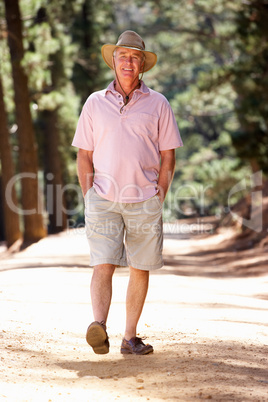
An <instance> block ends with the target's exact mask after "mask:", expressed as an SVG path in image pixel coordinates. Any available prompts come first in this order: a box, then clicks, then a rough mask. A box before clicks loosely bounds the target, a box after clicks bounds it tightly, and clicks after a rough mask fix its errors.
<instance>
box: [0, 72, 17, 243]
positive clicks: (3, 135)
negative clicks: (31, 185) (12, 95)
mask: <svg viewBox="0 0 268 402" xmlns="http://www.w3.org/2000/svg"><path fill="white" fill-rule="evenodd" d="M0 116H1V119H0V158H1V165H2V180H1V187H2V199H3V210H4V233H5V240H6V242H7V246H8V247H10V246H11V245H12V244H13V243H15V241H16V240H18V239H20V238H21V237H22V236H21V231H20V224H19V214H18V200H17V194H16V191H15V187H14V186H12V187H10V191H9V190H8V184H9V183H10V180H11V179H12V178H13V177H14V171H15V169H14V166H13V161H12V152H11V146H10V143H9V132H8V128H7V117H6V110H5V104H4V93H3V86H2V79H1V77H0ZM6 190H7V191H6Z"/></svg>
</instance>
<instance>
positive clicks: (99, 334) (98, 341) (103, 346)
mask: <svg viewBox="0 0 268 402" xmlns="http://www.w3.org/2000/svg"><path fill="white" fill-rule="evenodd" d="M86 340H87V343H88V344H89V345H90V346H91V347H92V349H93V350H94V352H95V353H96V354H98V355H104V354H106V353H108V352H109V347H110V344H109V338H108V335H107V332H106V325H105V323H104V322H98V321H94V322H92V323H91V324H90V326H89V327H88V329H87V334H86Z"/></svg>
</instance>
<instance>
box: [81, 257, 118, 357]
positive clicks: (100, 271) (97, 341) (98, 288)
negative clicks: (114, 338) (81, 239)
mask: <svg viewBox="0 0 268 402" xmlns="http://www.w3.org/2000/svg"><path fill="white" fill-rule="evenodd" d="M114 270H115V266H114V265H111V264H102V265H96V266H95V267H94V271H93V275H92V279H91V285H90V289H91V301H92V309H93V316H94V320H95V321H94V322H92V323H91V324H90V326H89V327H88V329H87V334H86V340H87V343H88V344H89V345H90V346H91V347H92V348H93V350H94V352H95V353H97V354H106V353H108V352H109V347H110V344H109V338H108V334H107V332H106V320H107V317H108V313H109V309H110V305H111V299H112V278H113V273H114Z"/></svg>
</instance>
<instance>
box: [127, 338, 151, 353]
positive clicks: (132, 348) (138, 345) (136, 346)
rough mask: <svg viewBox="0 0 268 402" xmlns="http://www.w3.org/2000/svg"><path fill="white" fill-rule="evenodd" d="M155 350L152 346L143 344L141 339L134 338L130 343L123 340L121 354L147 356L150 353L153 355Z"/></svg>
mask: <svg viewBox="0 0 268 402" xmlns="http://www.w3.org/2000/svg"><path fill="white" fill-rule="evenodd" d="M153 351H154V348H153V347H152V345H148V344H147V345H145V344H144V343H143V342H142V339H141V338H138V337H137V336H136V337H133V338H131V339H130V340H129V341H127V340H126V339H125V338H123V340H122V344H121V353H123V354H129V353H132V354H134V355H147V354H148V353H152V352H153Z"/></svg>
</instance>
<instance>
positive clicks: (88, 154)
mask: <svg viewBox="0 0 268 402" xmlns="http://www.w3.org/2000/svg"><path fill="white" fill-rule="evenodd" d="M77 174H78V179H79V183H80V186H81V189H82V193H83V196H85V195H86V193H87V191H88V190H89V189H90V187H92V185H93V151H86V150H85V149H79V150H78V153H77Z"/></svg>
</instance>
